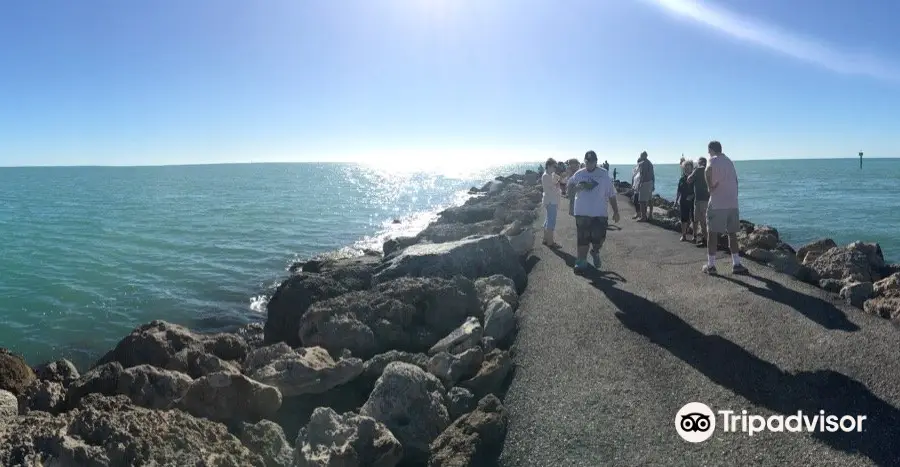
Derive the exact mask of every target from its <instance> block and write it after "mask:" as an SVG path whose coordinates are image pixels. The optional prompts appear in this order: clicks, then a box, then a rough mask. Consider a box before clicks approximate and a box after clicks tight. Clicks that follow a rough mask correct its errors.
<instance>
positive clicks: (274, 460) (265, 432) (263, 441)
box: [240, 420, 294, 467]
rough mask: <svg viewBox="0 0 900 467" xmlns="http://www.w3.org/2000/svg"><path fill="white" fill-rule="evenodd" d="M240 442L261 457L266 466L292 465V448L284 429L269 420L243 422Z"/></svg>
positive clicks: (290, 466)
mask: <svg viewBox="0 0 900 467" xmlns="http://www.w3.org/2000/svg"><path fill="white" fill-rule="evenodd" d="M240 440H241V443H243V445H244V446H246V447H247V448H248V449H250V451H251V452H254V453H256V454H258V455H259V456H261V457H262V458H263V462H265V465H266V467H293V460H294V448H293V446H291V444H290V443H289V442H288V440H287V439H286V438H285V436H284V430H282V429H281V426H279V425H278V424H277V423H275V422H273V421H270V420H260V421H259V422H257V423H254V424H250V423H243V424H242V426H241V434H240Z"/></svg>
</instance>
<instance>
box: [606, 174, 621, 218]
mask: <svg viewBox="0 0 900 467" xmlns="http://www.w3.org/2000/svg"><path fill="white" fill-rule="evenodd" d="M606 194H607V196H609V207H611V208H612V212H613V222H619V200H618V199H616V196H617V193H616V189H615V188H614V187H613V186H612V183H610V184H609V191H608V192H607V193H606Z"/></svg>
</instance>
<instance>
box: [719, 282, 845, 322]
mask: <svg viewBox="0 0 900 467" xmlns="http://www.w3.org/2000/svg"><path fill="white" fill-rule="evenodd" d="M745 276H746V277H752V278H753V279H756V280H758V281H760V282H763V283H765V284H766V287H757V286H755V285H751V284H748V283H747V282H744V281H742V280H738V279H735V278H732V277H728V276H723V275H719V276H717V277H719V278H722V279H725V280H727V281H729V282H733V283H735V284H738V285H740V286H742V287H746V288H747V290H749V291H751V292H753V293H755V294H756V295H759V296H760V297H763V298H767V299H769V300H772V301H776V302H779V303H783V304H785V305H787V306H789V307H791V308H793V309H794V310H795V311H797V312H798V313H800V314H801V315H803V316H805V317H807V318H808V319H809V320H811V321H813V322H815V323H818V324H819V325H821V326H822V327H824V328H825V329H833V330H838V331H847V332H853V331H858V330H859V326H857V325H856V324H854V323H852V322H851V321H850V320H849V319H847V315H846V314H845V313H844V312H843V311H841V310H840V309H839V308H838V307H836V306H834V304H832V303H828V302H826V301H825V300H822V299H821V298H818V297H812V296H809V295H806V294H804V293H800V292H797V291H795V290H791V289H789V288H787V287H785V286H783V285H781V284H779V283H778V282H775V281H773V280H771V279H766V278H764V277H760V276H755V275H753V274H746V275H745Z"/></svg>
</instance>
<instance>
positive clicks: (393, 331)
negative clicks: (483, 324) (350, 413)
mask: <svg viewBox="0 0 900 467" xmlns="http://www.w3.org/2000/svg"><path fill="white" fill-rule="evenodd" d="M471 313H475V314H481V313H482V310H481V307H480V305H479V303H478V298H477V294H476V292H475V286H474V284H472V282H471V281H470V280H468V279H465V278H462V277H456V278H453V279H449V280H448V279H441V278H435V277H413V278H411V277H404V278H400V279H396V280H393V281H389V282H385V283H380V284H378V285H376V286H375V287H373V288H372V289H371V290H366V291H360V292H352V293H348V294H345V295H342V296H340V297H336V298H333V299H331V300H326V301H324V302H319V303H316V304H314V305H313V306H311V307H310V308H309V310H308V311H307V313H306V315H304V317H303V319H302V321H301V323H300V338H301V341H302V342H303V344H304V345H305V346H308V347H312V346H320V347H323V348H325V349H326V350H328V351H329V352H332V353H337V352H340V351H341V350H343V349H349V350H350V351H351V352H352V354H353V355H355V356H357V357H360V358H370V357H372V356H374V355H376V354H378V353H383V352H386V351H388V350H390V349H396V350H402V351H408V352H423V351H425V350H427V349H428V348H429V347H431V346H432V345H434V344H435V343H436V342H437V341H438V340H439V339H440V338H441V336H444V335H446V334H447V333H448V332H450V331H451V330H452V329H453V328H454V327H456V326H458V325H459V323H460V322H462V321H463V320H464V319H465V317H466V316H467V315H468V314H471Z"/></svg>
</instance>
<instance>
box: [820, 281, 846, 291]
mask: <svg viewBox="0 0 900 467" xmlns="http://www.w3.org/2000/svg"><path fill="white" fill-rule="evenodd" d="M819 287H821V288H823V289H825V290H827V291H829V292H832V293H838V292H840V291H841V289H842V288H844V283H843V282H841V281H840V280H838V279H822V280H820V281H819Z"/></svg>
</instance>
